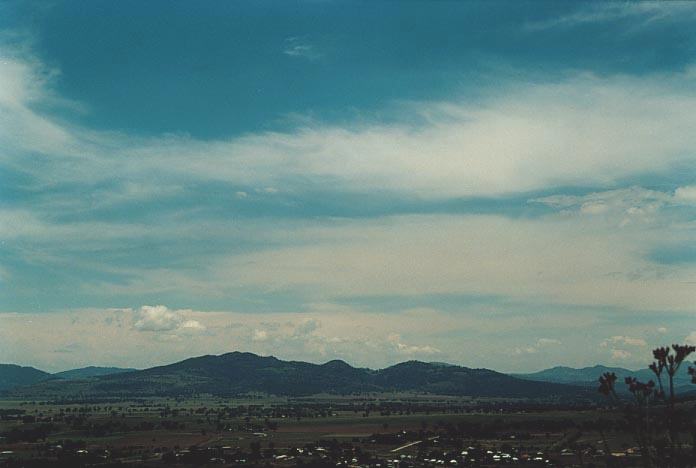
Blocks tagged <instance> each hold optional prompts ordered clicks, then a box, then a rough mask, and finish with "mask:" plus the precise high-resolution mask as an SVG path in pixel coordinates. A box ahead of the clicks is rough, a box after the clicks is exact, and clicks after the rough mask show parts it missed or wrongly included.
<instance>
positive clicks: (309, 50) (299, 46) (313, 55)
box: [283, 37, 323, 61]
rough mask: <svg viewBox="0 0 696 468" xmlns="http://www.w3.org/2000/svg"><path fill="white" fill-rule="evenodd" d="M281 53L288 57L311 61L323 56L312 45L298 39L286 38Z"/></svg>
mask: <svg viewBox="0 0 696 468" xmlns="http://www.w3.org/2000/svg"><path fill="white" fill-rule="evenodd" d="M283 53H284V54H285V55H288V56H290V57H301V58H304V59H307V60H311V61H314V60H318V59H320V58H321V57H322V56H323V54H322V53H321V52H319V51H318V50H317V49H316V47H314V45H312V44H310V43H309V42H307V41H306V40H305V39H303V38H300V37H288V38H287V39H286V40H285V49H284V50H283Z"/></svg>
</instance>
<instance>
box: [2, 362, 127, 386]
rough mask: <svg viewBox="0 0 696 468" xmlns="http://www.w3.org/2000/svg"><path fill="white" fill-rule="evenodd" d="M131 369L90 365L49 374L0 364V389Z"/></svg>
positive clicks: (31, 368)
mask: <svg viewBox="0 0 696 468" xmlns="http://www.w3.org/2000/svg"><path fill="white" fill-rule="evenodd" d="M133 370H135V369H121V368H118V367H94V366H90V367H84V368H81V369H72V370H67V371H64V372H58V373H55V374H50V373H48V372H44V371H42V370H39V369H35V368H33V367H22V366H17V365H14V364H0V391H6V390H10V389H13V388H16V387H24V386H28V385H33V384H36V383H39V382H48V381H51V380H55V379H61V380H74V379H88V378H91V377H96V376H100V375H109V374H117V373H119V372H129V371H133Z"/></svg>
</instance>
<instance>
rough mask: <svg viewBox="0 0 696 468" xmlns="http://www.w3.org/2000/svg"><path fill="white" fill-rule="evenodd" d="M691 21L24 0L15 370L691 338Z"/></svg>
mask: <svg viewBox="0 0 696 468" xmlns="http://www.w3.org/2000/svg"><path fill="white" fill-rule="evenodd" d="M695 57H696V3H693V2H684V3H682V2H676V1H675V2H664V3H638V2H610V3H600V2H557V1H549V2H544V1H534V2H525V1H504V2H503V1H487V2H476V1H470V2H448V1H435V0H431V1H406V0H404V1H398V2H397V1H386V0H385V1H347V0H304V1H294V0H287V1H283V2H278V1H265V0H258V1H235V2H233V1H227V2H223V1H219V2H213V1H204V2H193V1H164V0H152V1H148V2H142V1H139V0H138V1H135V0H120V1H118V2H113V1H104V0H90V1H80V0H77V1H75V0H72V1H62V0H48V1H15V0H3V1H2V2H1V3H0V362H7V363H18V364H23V365H32V366H35V367H38V368H41V369H45V370H48V371H59V370H64V369H68V368H73V367H79V366H86V365H109V366H124V367H138V368H144V367H148V366H153V365H160V364H166V363H171V362H174V361H177V360H180V359H184V358H187V357H190V356H196V355H203V354H220V353H225V352H230V351H235V350H240V351H251V352H255V353H258V354H262V355H274V356H277V357H279V358H283V359H296V360H306V361H310V362H317V363H320V362H326V361H329V360H331V359H343V360H345V361H347V362H349V363H351V364H353V365H356V366H366V367H372V368H381V367H385V366H388V365H391V364H394V363H397V362H401V361H406V360H412V359H416V360H421V361H437V362H449V363H454V364H459V365H464V366H468V367H476V368H478V367H486V368H492V369H495V370H499V371H504V372H527V371H535V370H539V369H543V368H546V367H551V366H555V365H569V366H574V367H580V366H588V365H594V364H597V363H603V364H609V365H617V366H623V367H629V368H640V367H644V366H645V365H647V364H648V363H649V361H650V358H651V353H650V350H651V349H652V347H655V346H658V345H665V344H670V343H686V342H690V343H693V344H696V242H695V241H696V131H694V130H695V129H696V59H695Z"/></svg>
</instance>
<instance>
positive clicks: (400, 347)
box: [387, 333, 442, 356]
mask: <svg viewBox="0 0 696 468" xmlns="http://www.w3.org/2000/svg"><path fill="white" fill-rule="evenodd" d="M387 341H388V342H389V343H391V344H392V345H393V346H394V349H395V350H396V351H397V352H398V353H399V354H404V355H407V356H414V355H425V356H428V355H432V354H440V353H441V352H442V351H440V350H439V349H437V348H435V347H434V346H430V345H421V346H418V345H408V344H405V343H403V342H402V340H401V336H400V335H399V334H397V333H391V334H389V336H387Z"/></svg>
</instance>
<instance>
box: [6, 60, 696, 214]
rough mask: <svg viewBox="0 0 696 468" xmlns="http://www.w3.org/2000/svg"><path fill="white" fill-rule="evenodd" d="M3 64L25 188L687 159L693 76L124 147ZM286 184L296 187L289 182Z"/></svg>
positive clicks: (452, 175) (304, 181)
mask: <svg viewBox="0 0 696 468" xmlns="http://www.w3.org/2000/svg"><path fill="white" fill-rule="evenodd" d="M12 64H13V65H12V66H9V67H4V68H2V67H0V83H8V84H9V85H10V86H9V87H10V88H11V89H15V88H18V90H16V91H13V92H12V93H10V92H7V93H4V94H3V96H4V98H2V99H4V101H2V102H4V103H5V105H4V106H3V105H2V102H0V122H8V123H11V126H12V128H8V127H6V126H0V128H4V129H7V131H0V143H2V145H3V147H4V148H5V151H4V152H3V155H2V157H3V158H4V159H6V160H7V159H9V160H10V161H11V163H12V164H21V161H23V160H25V155H24V154H23V152H22V151H20V149H23V150H31V151H34V152H36V154H42V155H44V156H45V158H44V159H43V160H42V163H41V164H37V165H35V166H34V167H35V168H34V169H32V167H25V169H27V170H32V171H33V174H32V175H34V176H35V177H36V178H37V179H38V181H39V182H38V183H39V184H52V183H55V181H61V182H73V183H81V182H83V181H86V180H89V181H91V182H92V183H96V182H99V181H106V180H114V179H121V180H130V181H132V183H134V184H140V183H143V182H144V180H145V179H144V175H146V174H152V173H157V174H158V176H159V178H160V179H162V180H165V181H166V180H181V178H182V177H183V178H185V179H186V180H200V181H225V182H230V183H234V184H238V185H249V184H253V185H256V186H260V187H266V189H261V190H262V191H265V192H266V193H274V191H275V190H277V189H276V188H275V187H277V186H279V185H281V184H285V185H283V187H286V186H288V184H290V187H289V188H290V189H291V190H292V189H296V190H300V191H301V190H303V189H306V187H312V188H316V187H318V188H322V189H327V190H330V191H333V192H341V191H351V192H356V191H358V192H374V191H377V192H384V191H390V192H396V193H400V194H409V195H411V196H417V197H421V198H442V197H466V196H495V195H500V194H509V193H517V192H523V191H531V190H539V189H545V188H548V187H554V186H567V185H582V186H587V185H608V184H611V183H614V182H616V181H618V180H623V179H625V178H626V177H630V176H632V175H640V174H644V173H646V172H651V171H662V170H666V169H669V168H672V167H674V165H675V164H678V163H689V162H690V161H693V156H692V155H693V154H694V152H693V149H694V148H696V135H694V134H693V132H692V131H691V129H692V128H693V127H694V125H695V124H696V117H694V116H695V115H696V93H693V92H692V91H691V88H690V87H688V86H683V84H684V82H690V81H693V78H692V77H690V75H688V74H674V75H668V76H654V77H650V76H648V77H645V78H642V79H633V78H628V77H621V76H618V77H609V78H597V77H593V76H588V75H584V76H578V77H576V78H571V79H566V80H564V81H562V82H559V83H556V84H542V85H539V84H527V85H520V86H516V87H515V88H514V89H509V90H507V91H505V90H503V91H501V92H499V93H498V94H497V95H496V96H495V97H493V96H489V97H488V98H487V99H484V100H483V101H480V102H475V103H473V102H466V101H463V100H459V99H453V100H451V101H450V102H444V103H433V102H430V103H428V102H423V103H413V104H411V105H409V106H408V107H406V108H404V109H403V112H404V113H411V114H412V115H413V116H414V118H415V119H416V120H418V121H419V123H418V125H415V124H413V125H412V124H384V123H376V122H370V121H362V123H359V124H354V125H344V126H341V127H337V126H332V125H325V124H321V123H310V124H307V125H306V126H304V127H300V128H297V129H296V130H294V131H291V132H286V133H273V132H268V133H261V134H255V135H248V136H244V137H239V138H235V139H230V140H219V141H200V140H196V139H192V138H188V137H184V136H163V137H160V138H135V137H131V136H129V135H122V134H114V133H100V132H94V131H90V130H87V129H85V128H81V127H78V126H70V125H66V124H65V123H63V122H58V121H53V120H51V119H50V118H49V117H47V116H44V115H42V114H40V113H38V112H35V111H33V110H31V106H30V103H32V102H34V100H36V99H41V100H46V99H49V98H48V96H50V92H49V91H48V90H47V88H48V85H47V82H46V80H42V79H38V78H36V75H37V74H39V72H37V71H36V70H37V69H40V66H39V65H36V64H35V63H33V62H19V61H17V60H14V61H13V62H12ZM42 102H43V101H42ZM26 145H30V146H31V147H26ZM191 154H195V155H196V157H195V158H192V157H191ZM134 179H135V180H134ZM141 179H142V180H141ZM292 181H299V182H298V183H296V185H295V186H292V184H293V182H292ZM139 195H142V193H139ZM150 196H153V197H156V196H158V195H157V192H156V191H154V192H152V193H151V195H150ZM598 208H599V207H593V206H588V207H587V208H586V209H588V210H590V211H593V210H597V209H598Z"/></svg>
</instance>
